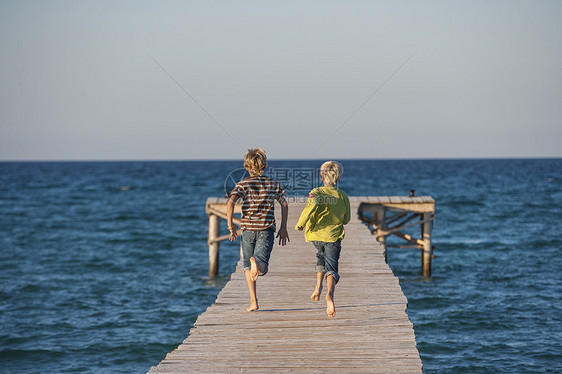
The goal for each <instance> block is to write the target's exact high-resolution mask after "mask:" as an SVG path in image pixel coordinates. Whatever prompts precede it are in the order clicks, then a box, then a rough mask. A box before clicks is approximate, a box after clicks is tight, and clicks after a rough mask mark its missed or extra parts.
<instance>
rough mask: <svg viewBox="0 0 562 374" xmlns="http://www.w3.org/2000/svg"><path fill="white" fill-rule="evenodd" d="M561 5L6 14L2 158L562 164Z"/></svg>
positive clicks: (64, 9)
mask: <svg viewBox="0 0 562 374" xmlns="http://www.w3.org/2000/svg"><path fill="white" fill-rule="evenodd" d="M561 19H562V1H558V0H555V1H541V0H533V1H515V0H513V1H512V0H510V1H499V0H498V1H479V0H476V1H423V2H422V1H366V0H363V1H356V0H348V1H333V0H324V1H302V0H301V1H292V0H288V1H267V0H262V1H246V0H240V1H213V0H205V1H171V0H170V1H123V0H112V1H104V0H96V1H74V0H69V1H59V0H50V1H46V0H45V1H32V0H25V1H23V0H13V1H6V0H0V51H1V53H0V160H4V161H14V160H189V159H240V158H242V156H243V154H244V151H245V150H246V149H248V148H254V147H261V148H263V149H265V150H266V152H267V154H268V158H271V159H346V158H347V159H350V158H369V159H389V158H390V159H409V158H488V157H489V158H503V157H506V158H508V157H562V145H560V144H561V143H562V68H561V67H562V27H560V20H561Z"/></svg>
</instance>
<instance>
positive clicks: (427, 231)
mask: <svg viewBox="0 0 562 374" xmlns="http://www.w3.org/2000/svg"><path fill="white" fill-rule="evenodd" d="M431 215H432V214H431V213H424V215H423V218H422V219H423V220H424V221H427V222H425V223H423V224H422V234H423V235H422V240H423V248H422V250H421V262H422V271H423V276H424V277H426V278H428V277H430V276H431V252H432V251H431V228H432V224H433V221H432V220H431Z"/></svg>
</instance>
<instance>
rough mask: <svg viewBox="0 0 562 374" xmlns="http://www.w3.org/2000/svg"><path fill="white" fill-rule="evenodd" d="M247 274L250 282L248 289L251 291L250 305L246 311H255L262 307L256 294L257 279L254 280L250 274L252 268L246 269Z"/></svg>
mask: <svg viewBox="0 0 562 374" xmlns="http://www.w3.org/2000/svg"><path fill="white" fill-rule="evenodd" d="M244 274H245V275H246V282H247V283H248V290H249V291H250V306H249V307H248V308H246V311H248V312H253V311H255V310H258V309H259V308H260V307H259V306H258V297H257V295H256V281H255V280H252V276H251V274H250V270H246V271H244Z"/></svg>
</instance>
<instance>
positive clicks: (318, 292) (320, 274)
mask: <svg viewBox="0 0 562 374" xmlns="http://www.w3.org/2000/svg"><path fill="white" fill-rule="evenodd" d="M323 280H324V272H322V271H318V272H316V287H315V288H314V292H313V293H312V295H310V298H311V299H312V300H314V301H318V300H320V295H321V294H322V281H323Z"/></svg>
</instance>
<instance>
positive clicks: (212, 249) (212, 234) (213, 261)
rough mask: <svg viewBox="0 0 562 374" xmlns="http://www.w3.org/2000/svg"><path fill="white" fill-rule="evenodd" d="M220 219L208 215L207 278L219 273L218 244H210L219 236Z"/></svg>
mask: <svg viewBox="0 0 562 374" xmlns="http://www.w3.org/2000/svg"><path fill="white" fill-rule="evenodd" d="M220 229H221V218H220V217H219V216H217V215H215V214H209V276H210V277H214V276H216V275H217V274H218V273H219V242H218V241H217V242H212V240H213V239H215V238H217V237H218V236H219V234H220Z"/></svg>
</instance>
